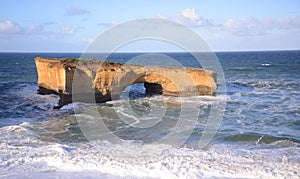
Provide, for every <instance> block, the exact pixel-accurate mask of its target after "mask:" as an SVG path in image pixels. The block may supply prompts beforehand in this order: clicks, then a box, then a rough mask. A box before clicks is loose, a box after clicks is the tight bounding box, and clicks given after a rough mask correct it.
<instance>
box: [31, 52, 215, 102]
mask: <svg viewBox="0 0 300 179" xmlns="http://www.w3.org/2000/svg"><path fill="white" fill-rule="evenodd" d="M35 62H36V67H37V72H38V86H39V92H40V93H42V94H45V93H49V92H53V93H56V94H59V95H60V97H61V100H60V104H59V106H62V105H64V104H67V103H70V102H72V100H74V99H75V100H76V101H85V102H89V101H91V102H93V101H95V102H105V101H108V100H111V99H114V98H115V97H117V96H118V95H119V94H120V93H121V92H122V91H123V90H124V89H125V88H126V87H127V86H130V85H132V84H135V83H144V86H145V88H146V93H154V94H161V95H171V96H195V95H212V94H214V93H215V91H216V89H217V85H216V76H217V75H216V73H214V72H213V71H210V70H205V69H202V68H178V67H160V66H139V65H128V64H121V63H111V62H107V61H100V60H83V59H73V58H72V59H66V58H63V59H49V58H39V57H37V58H35ZM91 94H95V96H93V95H91ZM91 96H92V98H91Z"/></svg>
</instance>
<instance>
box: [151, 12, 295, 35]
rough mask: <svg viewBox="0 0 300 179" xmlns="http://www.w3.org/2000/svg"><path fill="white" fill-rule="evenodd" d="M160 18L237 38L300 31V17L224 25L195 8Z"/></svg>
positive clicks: (158, 15)
mask: <svg viewBox="0 0 300 179" xmlns="http://www.w3.org/2000/svg"><path fill="white" fill-rule="evenodd" d="M157 17H158V18H162V19H168V20H173V21H175V22H178V23H181V24H183V25H186V26H188V27H191V28H204V27H205V28H208V29H210V30H214V31H216V30H217V31H216V32H218V31H219V32H229V33H231V34H233V35H235V36H261V35H265V34H268V33H271V32H273V31H284V30H299V29H300V16H288V17H284V18H282V19H275V18H265V19H259V18H254V17H248V18H241V19H228V20H226V22H223V23H216V22H215V20H214V19H211V18H206V17H204V16H201V15H200V14H198V13H197V12H196V10H195V9H194V8H187V9H184V10H182V11H181V12H180V13H178V14H175V15H171V16H166V15H163V14H160V13H159V14H157Z"/></svg>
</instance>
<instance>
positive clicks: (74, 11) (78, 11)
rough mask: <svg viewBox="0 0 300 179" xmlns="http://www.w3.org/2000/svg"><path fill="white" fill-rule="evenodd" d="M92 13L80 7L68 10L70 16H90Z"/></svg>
mask: <svg viewBox="0 0 300 179" xmlns="http://www.w3.org/2000/svg"><path fill="white" fill-rule="evenodd" d="M89 13H90V11H88V10H85V9H82V8H80V7H70V8H68V9H67V10H66V14H67V15H68V16H76V15H84V14H89Z"/></svg>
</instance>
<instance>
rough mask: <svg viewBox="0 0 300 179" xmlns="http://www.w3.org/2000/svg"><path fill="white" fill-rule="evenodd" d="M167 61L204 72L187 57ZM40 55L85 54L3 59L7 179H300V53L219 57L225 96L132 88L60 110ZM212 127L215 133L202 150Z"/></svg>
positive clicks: (120, 57)
mask: <svg viewBox="0 0 300 179" xmlns="http://www.w3.org/2000/svg"><path fill="white" fill-rule="evenodd" d="M140 55H143V54H142V53H115V54H111V55H110V56H109V57H108V59H109V60H110V61H113V62H124V63H126V62H127V61H129V60H130V59H132V58H134V57H137V56H140ZM164 55H166V56H169V57H170V58H172V59H175V60H176V61H177V62H178V63H180V64H182V65H183V66H185V67H199V65H198V64H197V63H196V60H195V59H194V57H193V56H192V55H191V54H189V53H164ZM37 56H39V57H55V58H60V57H80V56H81V54H79V53H0V64H1V66H0V79H1V80H0V99H1V100H0V136H1V138H0V177H1V178H41V177H42V178H119V177H124V178H149V177H153V178H299V177H300V51H265V52H217V53H216V56H217V57H218V60H219V62H220V64H221V67H222V69H223V73H224V79H225V84H226V92H219V93H218V92H217V93H216V95H214V96H193V97H170V96H145V94H144V93H145V92H144V90H145V89H144V87H143V85H142V84H135V85H132V86H130V87H128V88H126V89H125V90H124V91H123V92H122V94H121V96H120V99H119V100H114V101H109V102H106V103H103V104H97V105H96V106H95V105H94V104H89V103H80V102H75V103H72V104H69V105H66V106H63V107H62V108H60V109H54V107H55V106H56V105H57V102H58V100H59V97H58V96H56V95H54V94H51V95H39V94H37V90H38V86H37V72H36V67H35V63H34V58H35V57H37ZM153 60H155V59H153ZM157 63H158V64H159V61H158V62H157ZM225 103H226V106H225V108H224V110H223V111H222V112H223V114H224V115H223V116H222V120H221V121H220V122H219V123H218V122H215V123H210V122H209V120H208V119H209V116H214V115H213V112H214V111H212V110H211V109H212V108H213V107H214V106H218V105H219V104H225ZM154 109H155V111H160V112H154V113H153V112H151V111H152V110H154ZM95 111H96V112H98V114H100V115H98V117H96V118H95V117H94V116H93V115H91V113H93V112H95ZM93 117H94V118H93ZM120 119H122V120H123V121H122V120H120ZM124 120H125V121H124ZM212 120H213V121H214V120H215V121H216V119H214V118H212ZM180 121H181V122H182V121H183V124H182V125H181V126H179V125H178V123H180ZM85 122H86V123H85ZM87 123H89V124H87ZM100 123H101V125H102V127H103V128H106V130H103V129H102V128H101V126H100V127H99V125H98V124H100ZM140 124H143V125H140ZM209 124H212V125H215V127H217V131H215V133H214V135H213V138H212V139H211V140H210V141H209V144H208V145H206V146H203V147H199V142H200V141H201V136H202V135H204V131H205V127H206V126H207V125H209ZM88 125H89V126H96V127H95V128H93V129H91V128H86V126H88ZM103 125H105V126H103ZM97 127H98V128H97ZM103 131H105V132H106V133H103ZM112 134H113V135H112ZM99 136H100V137H99ZM112 136H113V137H117V138H118V140H114V139H113V137H112ZM165 136H171V137H169V138H168V139H169V140H164V137H165ZM93 139H95V140H93Z"/></svg>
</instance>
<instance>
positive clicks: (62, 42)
mask: <svg viewBox="0 0 300 179" xmlns="http://www.w3.org/2000/svg"><path fill="white" fill-rule="evenodd" d="M153 17H156V18H164V19H170V20H173V21H177V22H180V23H182V24H184V25H186V26H188V27H189V28H192V29H193V30H194V31H195V32H197V33H198V34H199V35H200V36H201V37H202V38H203V39H204V40H205V41H206V42H207V44H208V45H209V46H210V48H211V49H212V50H213V51H240V50H279V49H300V43H299V42H300V1H299V0H284V1H274V0H273V1H271V0H264V1H262V0H251V1H240V0H226V1H224V0H222V1H221V0H219V1H217V0H211V1H207V0H206V1H200V0H198V1H196V0H195V1H188V0H187V1H179V0H178V1H174V0H173V1H172V0H165V1H158V0H151V1H141V0H139V1H138V0H128V1H121V0H120V1H116V0H110V1H103V2H101V1H96V0H85V1H84V0H77V1H76V0H75V1H74V0H73V1H71V0H64V1H62V0H51V1H37V0H35V1H34V0H26V1H17V0H10V1H8V0H7V1H6V2H4V1H2V4H1V7H0V51H2V52H3V51H20V52H32V51H37V52H83V51H84V49H85V48H86V47H87V46H88V44H89V43H90V42H91V41H92V39H94V38H96V37H97V36H98V35H99V34H101V33H102V32H104V31H105V30H107V29H109V28H110V27H111V26H112V25H116V24H118V23H122V22H126V21H129V20H134V19H140V18H153ZM146 43H152V42H145V43H144V44H143V43H141V44H138V45H137V44H136V45H134V44H133V45H128V47H127V48H126V47H125V48H123V49H122V50H123V51H176V50H178V49H177V48H176V47H173V46H171V45H168V44H160V43H153V44H155V45H151V46H149V45H145V44H146Z"/></svg>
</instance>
